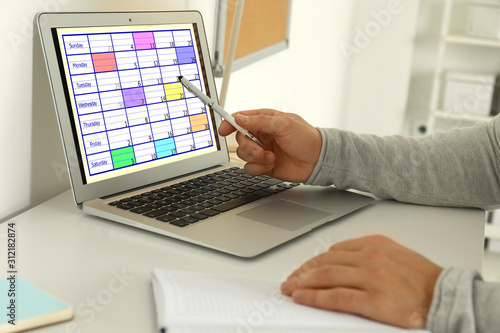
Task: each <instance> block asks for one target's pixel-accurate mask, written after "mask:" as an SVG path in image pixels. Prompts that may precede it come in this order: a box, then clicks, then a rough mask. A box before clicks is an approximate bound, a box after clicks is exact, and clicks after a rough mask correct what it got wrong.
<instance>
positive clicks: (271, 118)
mask: <svg viewBox="0 0 500 333" xmlns="http://www.w3.org/2000/svg"><path fill="white" fill-rule="evenodd" d="M234 119H235V120H236V123H237V124H238V125H240V126H242V127H243V128H245V129H247V130H249V131H250V132H264V133H270V134H276V133H284V132H285V131H286V130H287V129H288V128H290V127H291V126H290V121H291V119H290V118H289V117H276V116H275V115H270V114H268V113H259V114H255V115H248V114H243V113H236V114H235V115H234Z"/></svg>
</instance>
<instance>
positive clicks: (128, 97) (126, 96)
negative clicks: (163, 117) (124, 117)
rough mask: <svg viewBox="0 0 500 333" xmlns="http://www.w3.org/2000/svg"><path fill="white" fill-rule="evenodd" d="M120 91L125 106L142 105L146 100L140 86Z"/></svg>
mask: <svg viewBox="0 0 500 333" xmlns="http://www.w3.org/2000/svg"><path fill="white" fill-rule="evenodd" d="M122 92H123V102H124V103H125V107H126V108H132V107H134V106H140V105H144V103H145V101H146V97H144V89H142V87H140V88H131V89H124V90H122Z"/></svg>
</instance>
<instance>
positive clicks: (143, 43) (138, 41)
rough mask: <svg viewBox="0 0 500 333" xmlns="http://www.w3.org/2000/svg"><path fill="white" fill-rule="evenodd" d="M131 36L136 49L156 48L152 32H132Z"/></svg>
mask: <svg viewBox="0 0 500 333" xmlns="http://www.w3.org/2000/svg"><path fill="white" fill-rule="evenodd" d="M133 36H134V43H135V49H136V50H146V49H154V48H156V46H155V45H156V44H155V39H154V37H153V32H134V33H133Z"/></svg>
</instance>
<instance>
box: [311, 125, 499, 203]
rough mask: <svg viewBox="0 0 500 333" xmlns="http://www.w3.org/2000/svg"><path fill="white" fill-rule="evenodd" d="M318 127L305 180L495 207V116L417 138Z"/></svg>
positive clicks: (415, 199)
mask: <svg viewBox="0 0 500 333" xmlns="http://www.w3.org/2000/svg"><path fill="white" fill-rule="evenodd" d="M320 132H321V135H322V137H323V146H322V151H321V155H320V159H319V161H318V164H317V165H316V168H315V170H314V171H313V173H312V175H311V177H310V178H309V180H308V181H307V184H311V185H332V184H333V185H335V186H336V187H337V188H340V189H350V188H353V189H357V190H361V191H366V192H370V193H373V194H374V195H376V196H377V197H379V198H383V199H395V200H398V201H403V202H411V203H417V204H424V205H437V206H452V207H478V208H482V209H487V210H489V209H495V208H498V207H500V163H499V162H500V142H499V141H500V117H496V118H495V119H494V120H492V121H491V122H489V123H487V124H478V125H476V126H472V127H466V128H460V129H456V130H452V131H448V132H444V133H436V134H433V135H429V136H426V137H422V138H412V137H402V136H387V137H379V136H375V135H363V134H354V133H351V132H346V131H341V130H337V129H320Z"/></svg>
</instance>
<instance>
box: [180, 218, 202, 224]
mask: <svg viewBox="0 0 500 333" xmlns="http://www.w3.org/2000/svg"><path fill="white" fill-rule="evenodd" d="M179 221H182V222H187V223H196V222H198V221H199V219H197V218H196V217H193V216H185V217H183V218H181V219H179Z"/></svg>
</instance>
